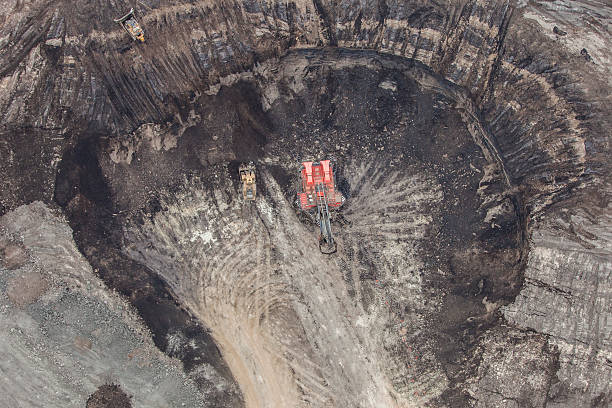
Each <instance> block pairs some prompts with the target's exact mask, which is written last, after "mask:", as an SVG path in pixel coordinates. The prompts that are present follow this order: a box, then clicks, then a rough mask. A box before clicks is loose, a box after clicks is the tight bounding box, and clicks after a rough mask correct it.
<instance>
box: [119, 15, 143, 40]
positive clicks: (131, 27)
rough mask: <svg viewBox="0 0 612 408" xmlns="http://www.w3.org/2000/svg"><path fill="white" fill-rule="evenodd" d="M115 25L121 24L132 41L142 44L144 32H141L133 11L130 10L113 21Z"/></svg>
mask: <svg viewBox="0 0 612 408" xmlns="http://www.w3.org/2000/svg"><path fill="white" fill-rule="evenodd" d="M115 23H119V24H121V27H123V28H124V29H125V31H127V32H128V34H129V35H130V36H131V37H132V39H134V41H140V42H144V31H142V28H141V27H140V24H138V21H136V17H134V9H130V12H129V13H127V14H126V15H125V16H123V17H121V18H118V19H117V20H115Z"/></svg>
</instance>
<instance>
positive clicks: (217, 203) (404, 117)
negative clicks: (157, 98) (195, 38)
mask: <svg viewBox="0 0 612 408" xmlns="http://www.w3.org/2000/svg"><path fill="white" fill-rule="evenodd" d="M178 115H180V116H181V117H182V118H184V117H186V118H187V119H186V120H185V119H183V120H182V121H188V122H189V125H188V126H186V129H185V130H184V131H181V133H182V134H180V136H177V135H176V134H173V133H172V132H171V131H167V130H163V129H160V128H159V127H157V128H156V127H155V126H154V125H148V124H145V125H142V126H141V127H140V128H139V129H138V130H137V131H136V132H135V134H136V135H137V136H136V137H134V136H133V135H130V136H129V137H127V138H125V139H111V140H108V139H106V140H105V139H100V142H99V143H98V144H93V143H86V144H85V145H84V146H83V145H81V146H77V150H76V151H75V152H74V153H71V155H69V156H66V157H65V158H64V162H63V164H62V167H61V169H60V172H59V176H58V180H57V185H58V189H57V190H56V198H57V200H58V202H59V203H60V204H61V205H63V206H64V208H65V209H66V211H67V213H68V214H69V215H70V217H71V219H72V220H73V226H74V228H75V229H76V231H77V234H78V236H79V238H80V239H78V241H79V242H80V243H81V245H82V247H83V249H84V251H85V253H86V254H87V255H88V256H89V259H93V260H94V262H99V263H105V262H122V263H125V264H126V266H124V267H121V265H117V266H118V267H117V269H115V270H114V271H112V272H108V273H109V274H111V275H109V276H107V280H109V281H111V282H113V284H114V285H116V286H118V287H120V288H126V287H129V286H130V285H133V279H134V278H132V277H130V278H129V279H128V278H127V277H126V276H125V275H126V274H128V273H131V274H134V272H133V271H131V270H130V271H129V272H128V271H127V270H126V269H131V268H132V267H133V265H138V267H137V268H138V270H140V269H142V270H146V271H147V272H146V273H148V274H150V275H149V278H148V279H149V280H153V279H154V278H153V277H157V276H159V277H161V278H162V279H163V284H162V283H161V282H160V283H159V286H160V287H163V288H164V289H159V290H160V291H161V290H168V291H169V292H171V293H172V294H173V296H174V298H175V299H176V300H177V301H178V302H179V303H180V304H181V306H182V307H183V308H184V309H185V310H186V311H187V313H188V314H189V315H190V316H192V317H193V318H195V319H197V320H198V321H199V322H201V323H202V324H203V325H204V326H205V327H206V328H208V329H210V335H211V336H212V339H214V342H215V343H216V344H217V345H218V346H219V348H220V351H221V355H222V356H223V359H224V360H225V362H227V366H228V368H229V371H230V372H231V375H232V376H233V377H234V378H235V379H236V381H237V383H238V384H239V386H240V389H241V391H242V395H243V397H244V401H245V403H246V405H247V406H301V405H303V404H304V403H311V404H314V405H323V406H326V405H330V404H331V405H332V406H363V405H367V406H381V405H380V404H381V403H383V404H385V406H393V405H394V404H396V405H400V406H402V405H405V404H407V403H409V401H412V403H419V404H422V403H428V402H429V403H431V402H432V401H436V400H440V401H441V400H442V399H445V400H448V401H451V403H453V404H455V403H459V401H461V400H463V397H462V396H461V393H459V392H454V391H449V390H448V384H449V383H458V382H462V381H464V380H465V379H466V378H467V376H469V375H473V372H472V371H473V370H474V369H475V366H474V367H470V366H469V364H459V363H458V362H460V361H465V360H466V359H467V358H469V356H470V355H471V353H472V352H473V351H474V348H475V345H476V340H477V339H478V338H479V336H480V335H481V334H482V333H483V332H484V330H485V329H486V328H488V327H490V326H491V325H492V324H493V323H494V322H496V321H497V319H498V316H496V315H495V314H494V313H493V310H495V309H496V308H497V307H499V306H500V305H503V304H507V303H508V302H509V301H511V300H512V299H513V298H514V297H515V296H516V294H517V293H518V291H519V290H520V288H521V282H522V273H523V268H524V264H525V262H524V261H525V259H526V254H527V245H526V242H525V240H524V231H525V219H524V217H523V216H522V214H523V213H524V211H525V209H524V208H523V207H522V204H521V200H520V199H519V198H518V197H517V196H516V194H515V193H514V191H513V188H512V187H513V186H512V185H511V184H510V182H509V180H508V178H507V176H506V170H505V168H504V163H503V161H502V160H500V158H499V153H498V151H497V147H496V146H497V142H496V141H495V139H494V138H493V136H492V135H491V134H490V133H489V131H488V126H487V124H486V123H485V122H483V121H482V119H481V114H480V112H479V111H478V109H477V108H476V107H475V106H474V104H473V103H472V102H471V101H470V98H469V96H468V94H467V92H466V90H465V89H462V88H461V87H459V86H457V85H454V84H452V83H450V82H448V81H446V80H444V79H443V78H441V77H440V76H438V75H436V74H435V73H433V72H432V71H431V70H430V69H429V68H427V67H426V66H424V65H422V64H420V63H418V62H415V61H410V60H405V59H403V58H398V57H391V56H384V55H381V54H378V53H376V52H371V51H350V50H343V49H330V50H303V51H295V52H290V53H288V54H287V55H286V56H284V57H283V58H281V59H280V60H278V61H274V62H273V63H268V64H264V65H262V66H260V68H259V70H258V74H257V75H256V76H252V77H248V76H243V77H236V78H235V79H234V80H233V81H230V82H228V83H227V84H226V85H223V86H221V87H218V88H217V89H214V90H213V91H211V92H209V94H203V95H200V96H194V97H193V98H192V99H191V101H187V102H186V103H185V106H184V107H183V108H182V111H180V112H179V113H178ZM85 140H87V138H86V139H85ZM168 145H170V147H171V148H169V149H168V150H166V148H167V147H166V146H168ZM78 149H85V150H84V151H83V150H78ZM306 159H309V160H320V159H331V160H332V161H333V163H334V164H335V168H336V174H337V183H338V186H339V188H340V189H341V190H342V191H343V193H344V194H345V195H346V197H347V200H346V202H345V204H344V206H343V208H342V209H341V210H340V211H338V212H337V213H336V214H335V222H334V224H333V229H334V232H335V234H336V238H337V241H338V245H339V246H338V248H339V250H338V252H337V253H336V254H334V255H331V256H329V255H323V254H321V253H320V252H319V249H318V247H317V234H316V229H317V227H316V225H314V223H313V221H312V220H311V219H310V218H308V217H306V216H304V215H303V214H301V212H300V211H299V210H298V207H297V205H296V192H297V190H296V187H297V185H298V182H299V179H298V174H299V170H300V166H301V161H302V160H306ZM249 160H253V161H255V163H256V165H257V173H258V199H257V201H256V202H255V203H252V204H251V203H245V202H244V201H243V200H242V198H241V194H240V192H239V191H240V190H239V185H238V179H237V163H239V162H242V161H249ZM92 215H93V216H92ZM109 237H110V238H109ZM118 243H120V245H117V244H118ZM117 259H121V261H118V260H117ZM143 274H145V273H143ZM142 279H147V278H142ZM121 280H124V281H125V282H122V281H121ZM131 295H132V297H135V296H136V295H135V294H134V293H132V294H131ZM137 304H138V303H137ZM149 308H150V305H149V304H148V303H146V304H145V305H143V313H145V314H147V313H150V312H145V311H144V310H145V309H149ZM158 313H165V312H164V311H163V309H162V310H160V311H159V312H158ZM151 319H153V318H151ZM167 324H168V323H165V324H163V323H162V324H156V326H157V327H156V328H157V331H156V334H158V336H159V337H160V339H159V343H160V345H162V346H163V347H167V348H168V347H170V345H168V344H167V343H168V342H170V340H168V339H170V338H171V337H172V336H173V334H172V333H173V330H174V331H175V330H176V329H174V328H173V329H169V328H167V327H165V326H166V325H167ZM172 324H173V325H179V326H180V324H179V323H177V322H173V323H172ZM161 338H164V339H166V340H162V339H161ZM207 358H208V359H210V355H209V356H208V357H207Z"/></svg>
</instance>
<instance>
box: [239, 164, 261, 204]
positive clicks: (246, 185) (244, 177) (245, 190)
mask: <svg viewBox="0 0 612 408" xmlns="http://www.w3.org/2000/svg"><path fill="white" fill-rule="evenodd" d="M238 174H239V175H240V181H242V196H243V197H244V200H245V201H255V195H256V193H257V184H256V180H255V164H254V163H253V162H249V163H243V164H241V165H240V167H239V168H238Z"/></svg>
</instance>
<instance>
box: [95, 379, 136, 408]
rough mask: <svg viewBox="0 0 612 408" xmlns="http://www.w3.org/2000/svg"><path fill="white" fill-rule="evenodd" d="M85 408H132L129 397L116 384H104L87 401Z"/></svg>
mask: <svg viewBox="0 0 612 408" xmlns="http://www.w3.org/2000/svg"><path fill="white" fill-rule="evenodd" d="M85 407H86V408H132V402H131V397H130V396H128V395H127V394H126V393H125V392H124V391H123V390H122V389H121V387H120V386H118V385H116V384H105V385H101V386H100V387H98V389H97V390H96V391H95V392H94V393H93V394H91V395H90V396H89V398H88V399H87V404H86V405H85Z"/></svg>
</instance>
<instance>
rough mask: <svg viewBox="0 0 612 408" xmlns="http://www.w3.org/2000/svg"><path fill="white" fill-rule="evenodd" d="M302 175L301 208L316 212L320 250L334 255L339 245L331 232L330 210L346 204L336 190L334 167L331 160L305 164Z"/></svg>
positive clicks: (299, 197)
mask: <svg viewBox="0 0 612 408" xmlns="http://www.w3.org/2000/svg"><path fill="white" fill-rule="evenodd" d="M301 174H302V182H301V189H300V191H299V192H298V199H299V201H300V206H301V208H302V210H304V211H309V212H310V211H316V219H317V222H318V223H319V228H320V230H321V233H320V235H319V249H320V250H321V252H322V253H324V254H333V253H334V252H336V249H337V244H336V242H335V241H334V236H333V234H332V230H331V214H330V209H335V208H339V207H340V206H341V205H342V204H343V203H344V196H343V195H342V193H340V191H338V190H336V181H335V176H334V172H333V168H332V165H331V163H330V161H329V160H321V161H320V162H318V163H314V162H309V161H307V162H303V163H302V173H301Z"/></svg>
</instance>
